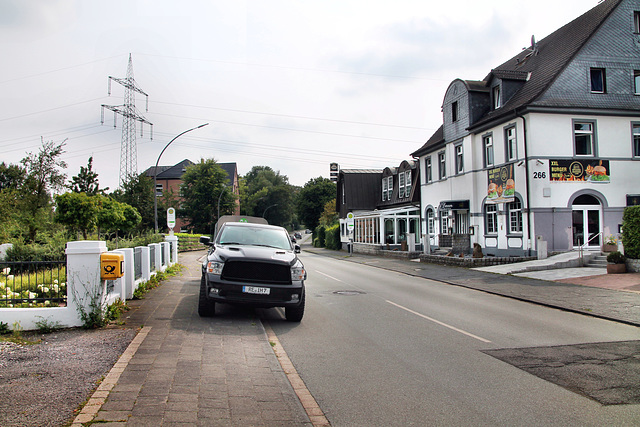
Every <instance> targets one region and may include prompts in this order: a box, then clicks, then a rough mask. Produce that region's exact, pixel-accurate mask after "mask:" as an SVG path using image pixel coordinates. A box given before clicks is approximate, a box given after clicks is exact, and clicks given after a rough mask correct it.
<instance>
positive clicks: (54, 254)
mask: <svg viewBox="0 0 640 427" xmlns="http://www.w3.org/2000/svg"><path fill="white" fill-rule="evenodd" d="M65 243H66V242H62V241H57V240H53V241H51V242H49V243H45V244H38V243H30V244H26V243H23V242H18V243H14V244H13V247H11V248H9V249H8V250H7V257H6V259H5V261H64V259H65V253H64V249H65Z"/></svg>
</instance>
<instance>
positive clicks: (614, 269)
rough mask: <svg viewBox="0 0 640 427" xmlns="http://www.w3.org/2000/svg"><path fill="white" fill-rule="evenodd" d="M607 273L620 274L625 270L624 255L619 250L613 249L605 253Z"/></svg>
mask: <svg viewBox="0 0 640 427" xmlns="http://www.w3.org/2000/svg"><path fill="white" fill-rule="evenodd" d="M607 262H608V264H607V273H608V274H620V273H626V272H627V266H626V265H625V256H624V255H622V254H621V253H620V252H619V251H613V252H611V253H610V254H609V255H607Z"/></svg>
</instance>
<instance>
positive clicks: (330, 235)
mask: <svg viewBox="0 0 640 427" xmlns="http://www.w3.org/2000/svg"><path fill="white" fill-rule="evenodd" d="M325 246H326V247H327V249H333V250H336V251H339V250H340V249H341V248H342V243H341V242H340V224H336V225H334V226H332V227H329V228H327V229H326V231H325Z"/></svg>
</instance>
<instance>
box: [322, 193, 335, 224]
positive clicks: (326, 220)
mask: <svg viewBox="0 0 640 427" xmlns="http://www.w3.org/2000/svg"><path fill="white" fill-rule="evenodd" d="M337 223H338V212H336V199H335V198H334V199H331V200H329V201H328V202H327V203H325V205H324V211H323V212H322V215H320V224H322V225H326V226H327V227H331V226H333V225H335V224H337Z"/></svg>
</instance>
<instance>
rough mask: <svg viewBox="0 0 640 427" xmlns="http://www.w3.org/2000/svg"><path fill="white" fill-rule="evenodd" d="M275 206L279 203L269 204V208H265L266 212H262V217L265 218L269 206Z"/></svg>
mask: <svg viewBox="0 0 640 427" xmlns="http://www.w3.org/2000/svg"><path fill="white" fill-rule="evenodd" d="M274 206H278V204H277V203H276V204H273V205H271V206H267V208H266V209H265V210H264V212H262V218H264V216H265V215H266V214H267V211H268V210H269V208H272V207H274Z"/></svg>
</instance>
